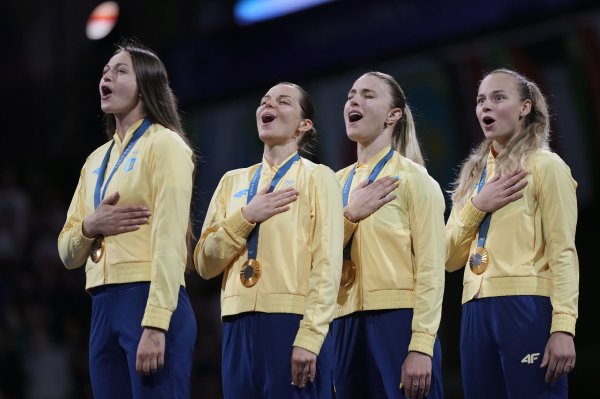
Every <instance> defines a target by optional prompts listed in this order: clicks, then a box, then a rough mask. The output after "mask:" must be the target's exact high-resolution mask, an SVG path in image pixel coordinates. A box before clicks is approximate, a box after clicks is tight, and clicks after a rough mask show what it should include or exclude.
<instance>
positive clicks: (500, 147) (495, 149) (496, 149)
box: [492, 140, 506, 157]
mask: <svg viewBox="0 0 600 399" xmlns="http://www.w3.org/2000/svg"><path fill="white" fill-rule="evenodd" d="M505 148H506V147H505V145H504V144H502V143H499V142H497V141H495V140H494V141H492V153H493V154H494V157H496V156H498V154H500V153H501V152H502V151H504V149H505Z"/></svg>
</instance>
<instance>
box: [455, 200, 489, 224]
mask: <svg viewBox="0 0 600 399" xmlns="http://www.w3.org/2000/svg"><path fill="white" fill-rule="evenodd" d="M485 215H486V213H485V212H482V211H480V210H479V209H477V208H475V205H473V202H472V201H471V200H468V201H467V203H466V204H465V206H463V207H462V209H461V210H460V213H459V217H460V220H461V221H462V222H463V223H464V224H465V225H467V226H471V227H476V226H479V225H480V224H481V221H482V220H483V218H484V217H485Z"/></svg>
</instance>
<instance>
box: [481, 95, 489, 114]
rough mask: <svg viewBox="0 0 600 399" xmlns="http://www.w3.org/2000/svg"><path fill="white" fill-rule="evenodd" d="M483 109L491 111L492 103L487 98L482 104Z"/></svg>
mask: <svg viewBox="0 0 600 399" xmlns="http://www.w3.org/2000/svg"><path fill="white" fill-rule="evenodd" d="M481 109H482V110H483V111H488V110H490V109H491V105H490V101H489V100H488V99H487V98H486V99H484V100H483V102H482V103H481Z"/></svg>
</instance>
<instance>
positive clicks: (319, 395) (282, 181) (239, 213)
mask: <svg viewBox="0 0 600 399" xmlns="http://www.w3.org/2000/svg"><path fill="white" fill-rule="evenodd" d="M313 118H314V107H313V105H312V102H311V100H310V98H309V97H308V94H307V93H306V92H305V91H304V90H303V89H302V88H301V87H300V86H298V85H296V84H293V83H287V82H282V83H279V84H276V85H275V86H273V87H271V88H270V89H269V91H267V93H266V94H265V95H264V96H263V97H262V99H261V101H260V105H259V106H258V108H257V109H256V124H257V128H258V136H259V138H260V140H261V141H262V142H263V143H264V152H263V158H262V162H260V163H257V164H255V165H252V166H250V167H247V168H242V169H237V170H232V171H229V172H227V173H226V174H225V175H224V176H223V178H222V179H221V181H220V183H219V185H218V187H217V189H216V191H215V193H214V195H213V198H212V200H211V202H210V206H209V208H208V212H207V214H206V218H205V220H204V226H203V227H202V234H201V236H200V240H199V242H198V244H197V246H196V251H195V256H194V259H195V262H196V268H197V270H198V273H199V274H200V276H202V277H203V278H205V279H209V278H214V277H217V276H219V275H221V274H223V284H222V288H221V316H222V319H223V351H222V355H223V359H222V376H223V393H224V397H225V399H230V398H231V399H237V398H246V399H280V398H297V399H302V398H304V399H331V398H332V387H333V360H334V359H333V342H332V337H331V333H330V332H329V324H330V323H331V320H332V319H333V316H334V312H335V298H336V297H337V292H338V286H339V281H340V272H341V266H342V239H343V225H342V198H341V193H340V187H339V184H338V182H337V180H336V178H335V173H334V172H333V171H332V170H331V169H329V168H328V167H326V166H324V165H320V164H315V163H313V162H311V161H309V160H307V159H305V158H304V157H301V156H300V155H299V153H298V151H301V152H302V151H303V150H305V149H306V145H308V144H310V142H311V141H313V140H314V138H315V136H316V131H315V129H314V127H313Z"/></svg>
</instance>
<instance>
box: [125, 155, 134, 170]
mask: <svg viewBox="0 0 600 399" xmlns="http://www.w3.org/2000/svg"><path fill="white" fill-rule="evenodd" d="M136 159H137V158H135V157H132V158H129V160H128V161H127V163H126V164H125V166H124V167H123V169H125V172H131V169H133V166H134V165H135V160H136Z"/></svg>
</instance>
